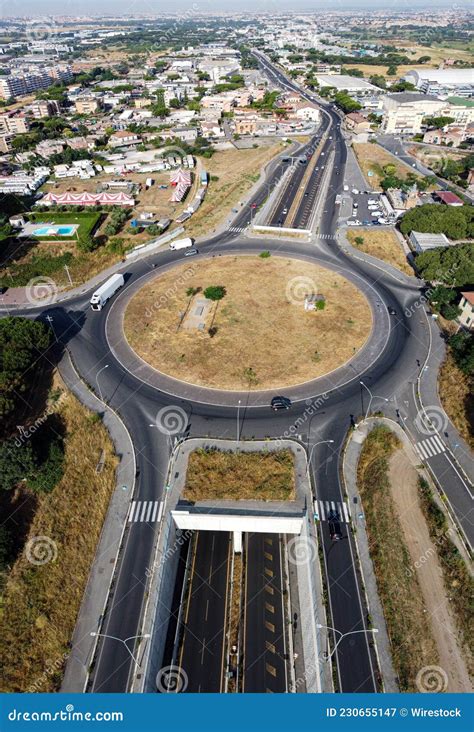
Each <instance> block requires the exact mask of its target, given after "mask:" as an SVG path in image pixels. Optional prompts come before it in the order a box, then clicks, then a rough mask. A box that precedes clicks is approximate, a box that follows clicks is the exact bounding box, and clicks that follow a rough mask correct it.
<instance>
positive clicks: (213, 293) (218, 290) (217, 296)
mask: <svg viewBox="0 0 474 732" xmlns="http://www.w3.org/2000/svg"><path fill="white" fill-rule="evenodd" d="M225 294H226V289H225V287H223V286H222V285H211V286H210V287H206V289H205V290H204V297H206V298H207V299H208V300H214V301H217V300H222V298H223V297H225Z"/></svg>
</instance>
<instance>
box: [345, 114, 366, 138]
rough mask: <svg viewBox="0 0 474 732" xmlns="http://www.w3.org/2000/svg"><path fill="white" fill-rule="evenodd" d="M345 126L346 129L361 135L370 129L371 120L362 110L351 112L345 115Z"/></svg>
mask: <svg viewBox="0 0 474 732" xmlns="http://www.w3.org/2000/svg"><path fill="white" fill-rule="evenodd" d="M344 126H345V128H346V130H349V131H350V132H353V133H354V134H355V135H360V134H361V133H363V132H368V131H369V130H370V122H369V121H368V120H367V119H366V118H365V117H364V115H363V114H361V113H360V112H350V113H349V114H346V116H345V117H344Z"/></svg>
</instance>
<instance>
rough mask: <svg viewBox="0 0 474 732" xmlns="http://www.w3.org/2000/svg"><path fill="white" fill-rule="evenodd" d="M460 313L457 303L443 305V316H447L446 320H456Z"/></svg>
mask: <svg viewBox="0 0 474 732" xmlns="http://www.w3.org/2000/svg"><path fill="white" fill-rule="evenodd" d="M460 313H461V311H460V309H459V308H458V306H457V305H454V304H450V305H443V306H442V308H441V315H442V316H443V318H446V320H456V318H457V317H458V315H460Z"/></svg>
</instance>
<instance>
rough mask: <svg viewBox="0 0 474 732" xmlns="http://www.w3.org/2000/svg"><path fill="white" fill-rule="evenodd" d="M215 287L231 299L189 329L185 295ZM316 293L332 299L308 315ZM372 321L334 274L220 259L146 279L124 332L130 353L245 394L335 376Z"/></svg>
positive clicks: (295, 263)
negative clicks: (191, 290)
mask: <svg viewBox="0 0 474 732" xmlns="http://www.w3.org/2000/svg"><path fill="white" fill-rule="evenodd" d="M262 249H264V246H262ZM211 285H222V286H224V287H225V288H226V295H225V297H224V298H223V299H222V300H221V301H220V302H219V303H217V304H214V305H213V307H212V308H211V311H210V313H209V314H208V316H207V317H206V322H205V328H203V329H202V330H198V329H197V326H196V327H193V328H190V327H185V326H186V323H187V320H186V319H184V321H183V323H184V327H183V324H181V319H182V318H183V315H184V314H186V318H188V316H189V317H190V316H191V315H193V314H194V313H195V308H196V304H195V299H194V297H193V296H192V295H191V294H189V295H188V294H187V291H188V288H201V289H202V290H204V289H205V288H206V287H208V286H211ZM313 292H314V293H318V294H322V295H323V296H324V297H325V298H326V304H325V308H324V309H323V310H318V311H313V312H305V310H304V298H305V295H306V294H311V293H313ZM199 297H202V295H199ZM193 317H194V315H193ZM371 323H372V317H371V312H370V308H369V305H368V303H367V301H366V299H365V297H364V296H363V295H362V294H361V293H360V292H359V290H358V289H357V288H356V287H355V286H354V285H353V284H352V283H350V282H349V281H348V280H346V279H345V278H343V277H341V276H340V275H338V274H335V273H333V272H331V271H330V270H327V269H323V268H322V267H319V266H316V265H314V264H309V263H308V262H303V261H301V260H296V259H287V258H283V257H275V256H272V257H269V258H267V259H262V258H261V257H259V256H240V257H232V256H223V257H218V258H215V259H208V260H200V261H199V260H198V261H194V262H192V264H191V263H190V264H188V265H182V266H180V267H175V268H173V269H172V270H170V271H169V272H166V273H165V274H163V275H161V276H158V277H157V278H155V279H154V280H152V281H151V282H149V283H148V284H147V285H145V287H143V288H142V289H141V290H140V291H139V292H138V293H137V294H136V295H135V297H133V298H132V300H131V302H130V304H129V305H128V309H127V311H126V313H125V318H124V329H125V334H126V337H127V339H128V342H129V344H130V346H131V347H132V348H133V349H134V350H135V351H136V352H137V353H138V354H139V355H140V356H141V357H142V358H143V359H144V360H145V361H147V363H149V364H150V365H152V366H153V367H155V368H157V369H158V370H160V371H162V372H164V373H166V374H170V375H173V376H175V377H176V378H178V379H182V380H183V381H189V382H192V383H195V384H200V385H203V386H209V387H214V388H224V389H237V390H240V389H265V388H273V387H277V386H283V385H286V384H288V385H289V384H297V383H301V382H303V381H307V380H309V379H312V378H315V377H317V376H321V375H322V374H325V373H327V372H329V371H332V370H333V369H335V368H337V367H338V366H340V365H342V364H343V363H345V362H347V361H348V360H349V359H350V358H351V357H352V356H353V355H354V353H355V352H356V351H358V350H359V349H360V348H361V346H362V345H363V344H364V343H365V341H366V340H367V338H368V336H369V333H370V330H371ZM211 326H212V327H213V328H215V329H216V331H215V333H214V334H213V337H211V336H210V335H209V328H210V327H211Z"/></svg>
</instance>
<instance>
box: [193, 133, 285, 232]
mask: <svg viewBox="0 0 474 732" xmlns="http://www.w3.org/2000/svg"><path fill="white" fill-rule="evenodd" d="M281 149H282V145H281V143H280V144H277V145H272V146H270V147H258V148H250V149H247V150H237V149H232V150H222V151H219V152H216V153H214V155H213V156H212V158H209V160H207V159H203V160H202V167H203V168H204V169H205V170H206V171H207V173H208V175H209V177H211V176H217V178H218V180H210V181H209V187H208V190H207V193H206V198H205V199H204V203H203V204H202V206H201V207H200V208H199V210H198V211H197V212H196V213H195V214H194V216H193V217H192V218H191V219H190V220H189V223H188V224H187V225H186V234H187V235H188V236H192V237H197V236H203V235H205V234H209V233H211V232H212V231H213V230H215V229H216V228H217V227H218V226H219V224H221V223H222V221H223V220H224V219H225V218H226V216H227V215H229V213H230V210H231V208H233V207H237V206H238V205H239V203H240V201H241V200H242V199H243V198H244V196H245V194H246V193H247V192H248V191H249V190H250V189H251V188H252V186H254V185H255V183H256V182H257V181H258V179H259V177H260V169H261V168H262V166H264V165H266V163H268V162H269V161H270V160H271V159H272V158H274V157H275V155H277V154H278V153H279V152H280V151H281Z"/></svg>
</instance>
